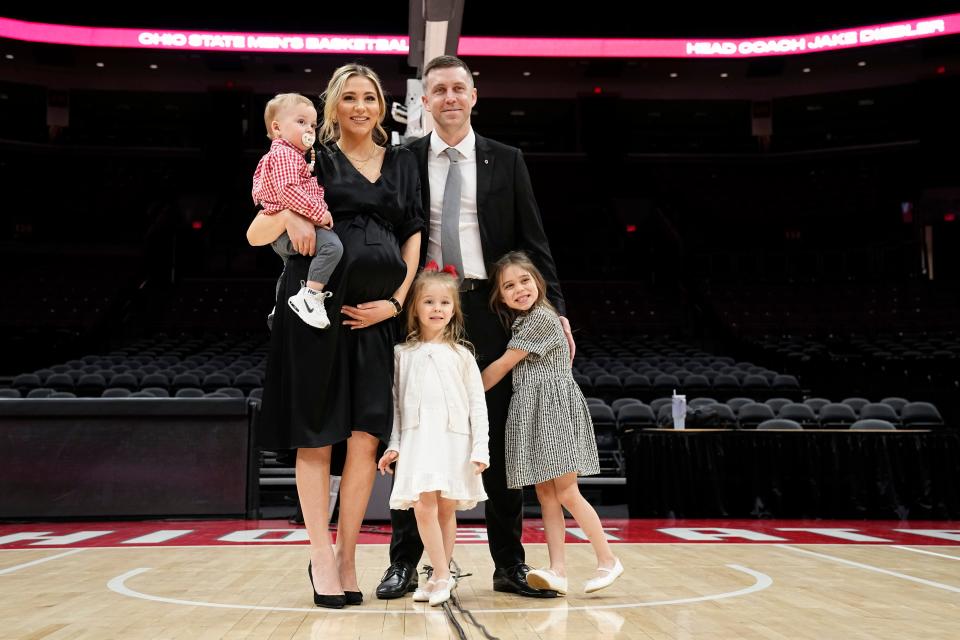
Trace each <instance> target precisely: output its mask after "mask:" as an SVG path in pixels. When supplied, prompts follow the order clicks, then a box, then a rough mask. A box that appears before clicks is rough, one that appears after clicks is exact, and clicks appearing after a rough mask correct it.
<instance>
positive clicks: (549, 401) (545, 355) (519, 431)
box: [505, 305, 600, 489]
mask: <svg viewBox="0 0 960 640" xmlns="http://www.w3.org/2000/svg"><path fill="white" fill-rule="evenodd" d="M512 331H513V337H512V338H511V339H510V343H509V344H508V345H507V347H508V348H510V349H519V350H521V351H526V352H528V355H527V357H525V358H524V359H523V360H521V361H520V362H519V363H518V364H517V366H516V367H515V368H514V370H513V397H512V398H511V400H510V412H509V414H508V416H507V428H506V443H505V444H506V446H505V449H506V465H505V466H506V471H507V486H508V487H510V488H511V489H517V488H519V487H523V486H527V485H532V484H537V483H539V482H546V481H547V480H551V479H553V478H557V477H559V476H562V475H563V474H565V473H570V472H571V471H575V472H576V473H577V474H578V475H581V476H589V475H596V474H598V473H600V463H599V461H598V460H597V442H596V440H595V438H594V435H593V422H592V421H591V420H590V411H589V409H587V401H586V400H585V399H584V397H583V393H582V392H581V391H580V387H579V386H577V383H576V382H575V381H574V379H573V373H572V372H571V370H570V347H569V346H568V345H567V340H566V338H565V337H564V335H563V329H562V327H561V326H560V319H559V318H558V317H557V314H556V313H554V312H553V311H551V310H550V309H548V308H546V307H544V306H542V305H538V306H536V307H534V308H533V309H531V310H530V311H529V312H528V313H526V314H524V315H521V316H519V317H518V318H517V319H516V320H515V321H514V323H513V327H512Z"/></svg>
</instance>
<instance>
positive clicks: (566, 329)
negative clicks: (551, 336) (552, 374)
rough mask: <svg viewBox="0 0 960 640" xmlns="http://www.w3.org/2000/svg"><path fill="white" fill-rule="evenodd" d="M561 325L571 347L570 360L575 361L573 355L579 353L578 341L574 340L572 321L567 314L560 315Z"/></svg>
mask: <svg viewBox="0 0 960 640" xmlns="http://www.w3.org/2000/svg"><path fill="white" fill-rule="evenodd" d="M560 326H561V327H563V335H565V336H566V337H567V346H569V347H570V362H573V356H574V355H576V353H577V343H576V342H574V341H573V330H572V329H570V321H569V320H567V318H566V317H565V316H560Z"/></svg>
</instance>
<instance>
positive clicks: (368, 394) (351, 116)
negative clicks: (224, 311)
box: [247, 64, 423, 608]
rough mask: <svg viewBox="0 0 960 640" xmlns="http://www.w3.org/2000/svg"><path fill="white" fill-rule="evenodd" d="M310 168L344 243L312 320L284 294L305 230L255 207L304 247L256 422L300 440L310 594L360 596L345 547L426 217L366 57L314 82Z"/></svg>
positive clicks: (283, 445) (381, 422)
mask: <svg viewBox="0 0 960 640" xmlns="http://www.w3.org/2000/svg"><path fill="white" fill-rule="evenodd" d="M324 97H325V106H324V110H323V124H322V126H321V127H320V135H319V138H320V141H321V143H322V144H321V146H320V148H319V149H318V150H317V165H316V166H317V179H318V180H319V181H320V184H321V186H323V188H324V189H325V195H324V198H325V199H326V201H327V204H328V205H329V207H330V211H331V213H332V215H333V220H334V227H333V230H334V231H335V232H336V233H337V235H338V236H339V237H340V241H341V242H342V243H343V247H344V253H343V258H342V259H341V261H340V264H339V265H338V267H337V269H336V271H334V273H333V275H332V276H331V278H330V282H329V283H328V285H327V291H330V292H331V293H332V294H333V296H332V298H329V299H328V300H327V312H328V314H329V316H330V328H328V329H315V328H313V327H310V326H309V325H307V324H306V323H304V322H302V321H300V320H299V319H298V318H296V317H295V315H294V314H293V312H292V311H291V310H290V308H289V307H288V306H287V304H286V300H287V298H288V297H289V296H291V295H293V294H294V293H296V291H298V290H299V289H300V286H301V284H300V281H301V280H306V279H307V269H308V266H309V256H310V255H311V254H312V253H313V248H314V246H313V245H314V243H315V237H316V236H315V234H314V231H313V226H312V223H311V222H310V221H309V220H307V219H306V218H303V217H302V216H300V215H298V214H297V213H295V212H293V211H289V210H287V211H283V212H280V213H277V214H274V215H263V214H260V215H258V216H257V217H256V219H255V220H254V222H253V223H252V224H251V225H250V229H249V230H248V231H247V238H248V240H249V241H250V243H251V244H254V245H263V244H268V243H270V242H272V241H273V240H274V239H275V238H276V237H277V236H279V235H280V234H281V233H282V232H283V231H284V230H286V231H287V233H288V234H289V236H290V239H291V241H292V242H293V245H294V247H295V248H296V249H297V250H298V251H300V253H301V254H302V255H301V256H295V257H292V258H290V259H289V261H288V262H287V266H286V270H285V273H284V275H283V277H282V286H281V287H280V291H279V294H278V296H277V306H276V317H275V319H274V324H273V334H272V337H271V342H270V356H269V359H268V363H267V377H266V383H265V386H264V390H263V404H262V411H261V414H260V421H259V428H258V444H259V445H260V446H261V447H263V448H265V449H296V450H297V464H296V469H297V491H298V493H299V496H300V503H301V506H302V508H303V515H304V522H305V524H306V527H307V531H308V533H309V535H310V566H311V567H312V570H311V574H310V579H311V582H312V583H313V586H314V602H315V603H316V604H318V605H320V606H327V607H334V608H339V607H342V606H343V605H344V604H360V602H361V601H362V597H363V596H362V594H361V593H360V590H359V587H358V585H357V575H356V564H355V552H356V542H357V536H358V534H359V531H360V524H361V522H362V521H363V515H364V512H365V511H366V508H367V501H368V500H369V498H370V492H371V489H372V487H373V480H374V474H375V471H376V452H377V446H378V444H379V442H381V441H383V442H386V441H387V440H388V439H389V436H390V430H391V427H392V421H393V400H392V381H393V345H394V344H395V343H396V342H397V338H398V335H397V331H398V330H399V328H398V325H397V323H396V322H395V321H394V320H393V318H394V316H396V315H397V313H398V312H399V310H400V308H401V307H402V305H403V302H404V299H405V297H406V295H407V291H408V289H409V287H410V283H411V281H412V280H413V276H414V275H415V273H416V269H417V263H418V260H419V254H420V237H421V231H422V226H423V222H422V218H421V213H420V209H421V207H422V205H421V199H420V183H419V177H418V172H417V166H416V160H415V159H414V156H413V154H412V153H410V152H409V151H407V150H406V149H400V148H393V147H383V146H381V145H382V144H384V143H385V142H386V140H387V136H386V133H385V131H384V130H383V128H382V126H381V123H382V122H383V117H384V114H385V100H384V96H383V90H382V88H381V85H380V81H379V79H378V78H377V76H376V74H375V73H374V72H373V71H372V70H371V69H369V68H367V67H364V66H361V65H356V64H351V65H345V66H343V67H340V68H339V69H337V70H336V71H334V73H333V77H332V78H331V79H330V83H329V84H328V86H327V91H326V92H325V94H324ZM331 471H332V472H333V473H335V474H337V473H342V476H343V478H342V481H341V484H340V496H341V497H340V521H339V523H338V526H337V542H336V546H335V547H334V546H332V545H331V542H330V534H329V531H328V526H329V486H330V474H331Z"/></svg>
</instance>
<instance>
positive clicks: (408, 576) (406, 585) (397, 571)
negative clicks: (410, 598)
mask: <svg viewBox="0 0 960 640" xmlns="http://www.w3.org/2000/svg"><path fill="white" fill-rule="evenodd" d="M418 583H419V580H418V579H417V572H416V570H414V568H413V567H411V566H410V565H408V564H405V563H403V562H394V563H393V564H391V565H390V566H389V567H388V568H387V571H386V573H384V574H383V578H381V579H380V585H379V586H378V587H377V597H378V598H380V599H381V600H392V599H394V598H401V597H403V596H404V594H406V593H409V592H410V591H416V589H417V584H418Z"/></svg>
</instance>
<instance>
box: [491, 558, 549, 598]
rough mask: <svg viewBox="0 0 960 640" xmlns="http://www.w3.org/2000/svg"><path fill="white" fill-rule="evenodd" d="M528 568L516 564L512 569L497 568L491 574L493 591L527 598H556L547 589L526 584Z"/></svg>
mask: <svg viewBox="0 0 960 640" xmlns="http://www.w3.org/2000/svg"><path fill="white" fill-rule="evenodd" d="M528 571H530V567H528V566H527V565H525V564H522V563H521V564H516V565H514V566H512V567H505V568H501V567H498V568H497V569H496V570H495V571H494V572H493V590H494V591H501V592H503V593H516V594H517V595H521V596H526V597H528V598H556V597H557V592H556V591H550V590H548V589H535V588H533V587H531V586H530V585H529V584H527V572H528Z"/></svg>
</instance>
